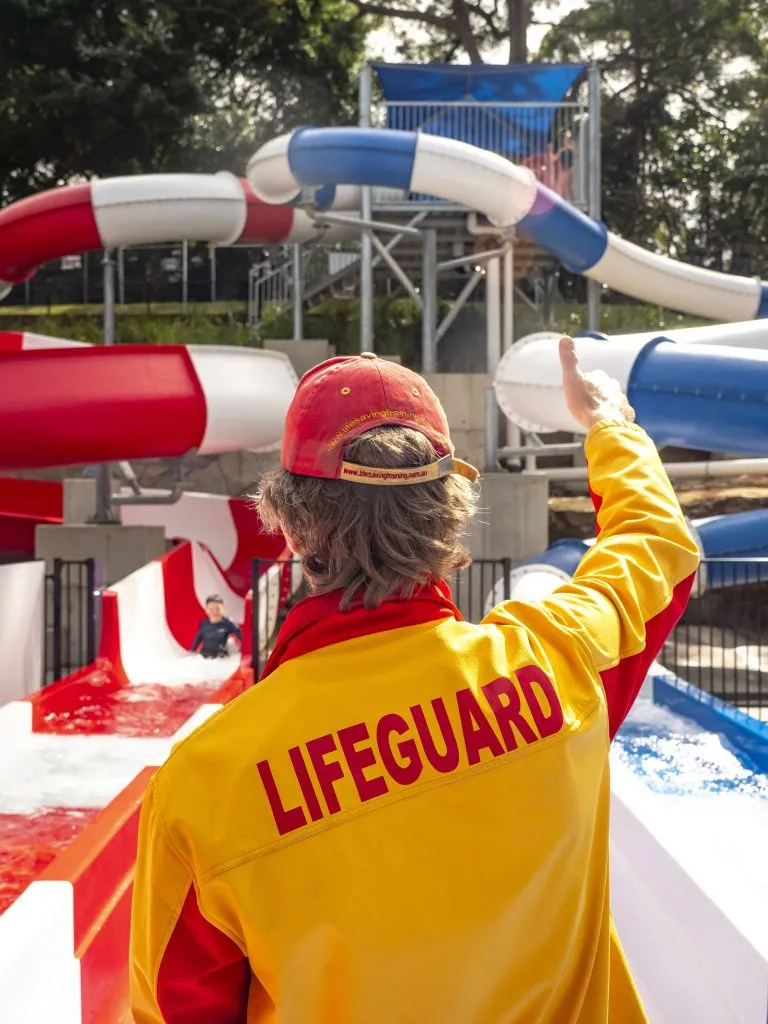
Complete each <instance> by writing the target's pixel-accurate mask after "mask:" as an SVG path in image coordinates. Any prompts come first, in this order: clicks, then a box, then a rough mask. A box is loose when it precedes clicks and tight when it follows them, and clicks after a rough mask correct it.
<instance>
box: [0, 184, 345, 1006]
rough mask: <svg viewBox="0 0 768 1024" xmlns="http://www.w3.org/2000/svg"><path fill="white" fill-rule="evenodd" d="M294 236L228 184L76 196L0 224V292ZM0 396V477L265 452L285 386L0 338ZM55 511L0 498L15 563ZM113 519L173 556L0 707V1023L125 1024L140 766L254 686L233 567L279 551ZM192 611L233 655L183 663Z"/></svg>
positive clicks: (211, 501)
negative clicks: (92, 657)
mask: <svg viewBox="0 0 768 1024" xmlns="http://www.w3.org/2000/svg"><path fill="white" fill-rule="evenodd" d="M355 200H356V193H355V190H350V191H349V193H348V194H347V196H346V197H343V196H342V197H341V199H340V200H339V198H338V197H337V202H336V206H337V207H340V208H347V207H349V208H354V206H355ZM347 230H348V229H347ZM314 233H315V227H314V225H313V224H312V222H311V220H310V218H308V217H307V216H306V215H305V214H304V213H303V212H302V211H299V210H291V209H287V208H271V207H268V206H265V205H264V204H262V203H261V202H259V201H258V200H257V199H256V198H255V197H254V196H253V195H252V194H251V193H250V190H249V189H248V186H247V184H246V183H244V182H243V181H238V179H236V178H234V177H231V176H229V175H217V176H207V175H194V176H193V175H165V176H149V177H143V178H131V179H113V180H111V181H104V182H95V183H92V184H91V185H84V186H75V187H71V188H62V189H57V190H54V191H53V192H51V193H47V194H46V195H43V196H39V197H35V198H33V199H30V200H25V201H23V202H20V203H17V204H14V205H13V206H11V207H8V208H6V209H5V210H3V211H0V280H1V281H3V282H4V285H2V286H0V287H2V288H3V289H4V290H5V291H7V290H8V286H9V285H11V284H13V283H18V282H19V281H23V280H25V279H26V278H27V277H29V276H30V275H31V274H32V273H33V272H34V270H35V269H36V267H37V266H38V265H39V264H40V263H42V262H44V261H45V260H48V259H53V258H56V257H59V256H63V255H66V254H68V253H71V252H73V251H75V252H77V251H83V250H86V249H95V248H102V247H104V246H127V245H131V244H143V243H150V242H155V241H166V240H176V239H178V238H183V237H192V238H194V239H198V240H199V239H204V240H208V241H211V242H216V243H218V244H230V243H234V242H238V241H239V242H243V243H245V242H251V243H254V244H255V243H257V242H267V243H268V242H283V241H286V242H293V241H301V240H305V239H308V238H310V237H312V236H313V235H314ZM0 382H1V383H2V386H3V394H4V396H5V399H4V402H3V408H2V411H0V431H2V434H3V436H4V437H6V438H8V437H13V440H14V443H13V445H4V446H2V447H1V449H0V469H2V470H6V471H13V470H18V469H21V468H24V469H30V468H35V467H41V466H47V467H50V466H54V465H67V464H72V463H92V462H99V461H122V460H129V459H133V458H136V459H140V458H162V457H180V456H183V455H185V454H187V453H188V452H190V451H195V452H197V453H199V454H216V453H218V452H226V451H241V450H252V451H269V450H274V449H275V448H276V447H277V446H278V445H279V442H280V438H281V435H282V429H283V421H284V416H285V411H286V409H287V406H288V403H289V402H290V399H291V396H292V395H293V392H294V390H295V386H296V376H295V373H294V371H293V369H292V367H291V364H290V362H289V361H288V359H287V358H286V357H285V356H283V355H282V354H281V353H276V352H269V351H260V350H252V349H240V348H226V347H195V346H151V345H146V346H143V345H142V346H116V347H114V348H101V347H91V346H86V345H82V344H78V343H75V342H71V341H68V340H66V339H50V338H45V337H41V336H38V335H34V334H31V333H18V332H15V333H14V332H10V333H9V332H6V333H5V334H3V335H1V336H0ZM62 503H63V502H62V494H61V489H60V485H56V484H50V483H47V482H43V481H14V480H5V481H4V482H3V485H2V486H1V487H0V518H2V519H3V524H4V529H7V530H8V531H9V533H13V532H14V531H15V535H16V538H17V540H18V542H19V543H20V545H21V547H22V548H23V547H28V546H29V544H30V542H31V541H32V535H31V534H32V531H33V530H34V526H35V525H36V524H37V523H38V522H47V523H56V522H58V521H60V519H61V512H62ZM121 511H122V516H123V521H124V522H125V523H126V525H154V526H158V527H162V528H163V529H164V531H165V535H166V537H167V538H168V540H169V541H171V542H173V543H174V546H173V548H172V549H171V550H170V551H169V552H168V553H167V554H165V555H164V556H162V557H160V558H158V559H156V560H154V561H152V562H150V563H148V564H147V565H145V566H144V567H143V568H141V569H139V570H138V571H136V572H134V573H132V574H131V575H129V576H128V577H126V578H125V579H122V580H120V581H118V582H117V583H115V584H113V585H112V586H111V587H110V588H109V590H107V591H106V592H105V593H104V594H103V597H102V603H101V616H102V623H101V626H102V628H101V642H100V647H99V651H98V656H97V658H96V661H95V662H94V663H93V664H92V665H88V666H86V667H85V668H84V669H82V670H80V671H78V672H76V673H74V674H73V675H71V676H69V677H67V678H65V679H63V680H61V681H60V682H58V683H55V684H53V685H51V686H48V687H46V688H45V689H44V690H42V691H40V692H38V693H36V694H34V695H32V696H31V697H30V698H24V699H19V700H15V701H13V702H11V703H10V704H6V705H4V706H3V707H2V708H0V777H2V779H3V780H4V784H3V786H2V787H0V848H1V849H2V854H1V855H0V1019H2V1020H6V1019H8V1020H18V1021H20V1022H24V1024H37V1022H40V1024H42V1022H43V1021H48V1020H53V1019H56V1020H57V1021H60V1022H62V1024H86V1022H87V1024H96V1022H103V1024H118V1022H119V1021H123V1020H127V1019H128V1018H127V1009H126V985H125V981H126V978H125V971H126V949H127V946H126V944H127V929H128V916H129V904H130V886H131V873H132V862H133V855H134V854H133V851H134V850H135V836H136V826H137V820H138V808H139V804H140V800H141V796H142V793H143V789H144V787H145V785H146V781H147V777H148V776H147V773H146V771H145V766H147V765H157V764H160V763H162V761H163V760H164V759H165V757H166V756H167V755H168V752H169V751H170V749H171V747H172V746H173V744H174V743H176V742H178V740H179V739H181V738H182V737H183V736H184V735H185V734H186V733H187V732H188V731H190V729H191V728H194V726H195V725H196V724H197V723H199V722H201V721H203V720H204V719H205V717H207V716H208V715H209V714H212V713H213V712H214V711H215V710H216V709H217V708H218V707H220V706H221V705H222V704H223V703H224V702H226V701H227V700H230V699H231V698H232V697H234V696H236V695H237V694H238V693H240V692H241V691H242V690H243V689H244V688H245V687H246V686H247V685H249V684H250V683H251V682H252V679H253V673H252V669H251V650H250V641H251V635H252V633H251V625H250V622H251V616H252V613H253V608H254V604H255V602H252V601H251V597H250V594H249V593H248V591H249V588H250V585H251V564H252V560H253V559H254V558H257V557H260V558H263V559H274V558H279V557H281V556H285V555H287V554H288V552H287V551H286V548H285V544H284V541H283V539H282V538H281V537H272V536H268V535H266V534H265V533H264V532H263V531H262V530H261V528H260V525H259V522H258V518H257V516H256V514H255V512H254V511H253V509H252V508H250V507H249V503H248V502H247V500H246V499H237V498H226V497H219V496H214V495H202V494H184V495H183V497H182V498H181V500H180V501H179V502H178V503H177V504H175V505H167V506H153V507H140V506H135V507H124V508H122V510H121ZM142 513H144V515H142ZM297 582H298V581H297V579H296V578H295V576H290V575H289V574H288V573H287V571H286V570H285V569H282V568H279V567H277V566H275V567H273V568H270V569H268V570H267V571H266V572H264V573H263V574H262V576H261V578H260V580H259V583H258V588H257V589H258V597H259V601H258V614H259V616H260V619H261V623H260V626H261V629H260V633H261V635H262V636H266V635H267V633H268V631H269V630H270V629H271V628H273V627H274V624H275V617H276V614H277V608H278V605H279V603H280V599H281V598H284V597H285V596H286V594H287V593H288V592H290V591H291V590H292V589H293V588H295V586H296V584H297ZM212 592H218V593H220V594H221V595H222V596H223V598H224V601H225V606H226V610H227V613H228V614H229V615H230V616H231V617H232V618H233V619H234V620H235V621H236V622H238V623H240V624H241V626H242V629H243V650H242V652H241V653H240V654H236V655H233V656H231V657H229V658H225V659H222V660H220V661H217V662H213V663H212V662H205V661H203V660H202V659H196V658H194V657H191V656H190V655H189V654H188V649H189V646H190V644H191V641H192V637H193V635H194V632H195V630H196V628H197V624H198V623H199V621H200V619H201V618H202V616H203V614H204V609H203V604H204V601H205V597H206V595H207V594H209V593H212ZM70 614H71V613H70ZM69 621H70V625H71V624H72V621H73V620H72V619H71V618H70V619H69ZM9 780H12V781H9ZM132 780H134V781H132ZM41 978H44V979H45V984H42V985H41V983H40V982H41Z"/></svg>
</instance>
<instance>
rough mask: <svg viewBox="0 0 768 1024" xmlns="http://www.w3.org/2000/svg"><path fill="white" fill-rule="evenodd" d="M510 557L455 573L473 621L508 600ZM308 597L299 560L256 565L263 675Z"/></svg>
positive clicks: (458, 600)
mask: <svg viewBox="0 0 768 1024" xmlns="http://www.w3.org/2000/svg"><path fill="white" fill-rule="evenodd" d="M512 565H513V562H512V559H510V558H485V559H484V558H481V559H476V560H475V561H474V562H473V563H472V564H471V565H470V566H467V568H466V569H459V570H457V571H456V572H455V573H453V574H452V576H451V578H450V580H449V582H450V585H451V593H452V594H453V600H454V603H455V604H456V606H457V607H458V609H459V611H460V612H461V614H462V615H463V616H464V618H465V619H467V620H468V621H470V622H479V621H480V619H482V617H483V616H484V615H485V613H486V612H487V611H488V609H489V608H490V607H491V605H492V604H495V603H497V602H499V601H503V600H505V599H506V598H508V597H509V574H510V571H511V569H512ZM306 594H307V588H306V582H305V581H304V579H303V577H302V574H301V564H300V562H299V560H298V559H290V560H282V561H272V560H267V559H260V558H257V559H255V560H254V562H253V665H254V670H255V674H256V677H257V678H258V676H259V675H260V673H261V669H262V668H263V666H264V663H265V661H266V658H267V657H268V656H269V654H270V652H271V650H272V646H273V644H274V640H275V636H276V635H277V631H278V629H279V628H280V626H281V625H282V622H283V620H284V619H285V616H286V615H287V613H288V611H289V610H290V608H291V607H292V606H293V605H294V604H295V603H296V602H297V601H299V600H301V598H302V597H305V596H306Z"/></svg>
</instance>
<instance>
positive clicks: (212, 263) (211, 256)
mask: <svg viewBox="0 0 768 1024" xmlns="http://www.w3.org/2000/svg"><path fill="white" fill-rule="evenodd" d="M208 265H209V268H210V274H211V302H215V301H216V246H215V245H211V246H210V247H209V249H208Z"/></svg>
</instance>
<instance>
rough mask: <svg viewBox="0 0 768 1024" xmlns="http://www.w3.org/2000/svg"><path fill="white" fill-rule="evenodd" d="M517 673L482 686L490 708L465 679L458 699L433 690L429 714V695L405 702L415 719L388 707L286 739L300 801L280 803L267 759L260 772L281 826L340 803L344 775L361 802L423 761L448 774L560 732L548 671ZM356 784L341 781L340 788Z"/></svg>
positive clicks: (407, 781)
mask: <svg viewBox="0 0 768 1024" xmlns="http://www.w3.org/2000/svg"><path fill="white" fill-rule="evenodd" d="M514 675H515V680H514V681H513V680H512V679H507V678H505V677H499V678H497V679H493V680H491V682H489V683H485V684H484V685H482V686H481V687H480V690H481V693H482V695H483V697H484V698H485V701H486V702H487V709H486V705H485V704H481V703H480V700H479V699H478V696H477V694H476V693H475V692H474V690H473V689H471V688H469V687H465V688H464V689H462V690H458V691H457V692H456V693H455V694H454V699H455V706H454V705H452V704H449V703H448V701H447V699H446V698H443V697H435V698H433V699H432V700H431V701H430V702H429V703H430V704H431V714H430V715H429V717H428V711H427V704H426V702H425V703H424V704H414V705H412V706H411V708H410V709H409V710H410V715H411V718H412V721H409V720H408V719H407V718H405V717H403V716H402V715H400V714H394V713H388V714H384V715H382V716H381V717H380V718H379V719H378V720H377V721H375V723H374V722H371V723H370V724H369V723H366V722H356V723H354V724H353V725H347V726H343V727H342V728H340V729H338V730H337V731H336V733H335V735H334V734H333V733H327V734H325V735H323V736H318V737H316V738H315V739H311V740H308V741H306V743H303V744H299V745H296V746H293V747H291V748H290V749H289V750H288V752H287V753H288V759H289V761H290V764H291V767H292V768H293V774H294V776H295V778H296V782H297V784H298V787H299V789H300V791H301V795H302V798H303V801H304V803H303V804H298V805H297V806H296V807H290V806H289V807H286V806H285V804H284V803H283V799H282V798H281V796H280V793H279V792H278V788H277V783H276V782H275V777H274V775H273V773H272V769H271V766H270V764H269V762H268V761H266V760H264V761H260V762H259V763H258V765H257V768H258V772H259V777H260V779H261V782H262V785H263V786H264V792H265V794H266V797H267V800H268V801H269V806H270V808H271V810H272V815H273V817H274V820H275V825H276V826H277V830H278V832H279V834H280V835H281V836H284V835H287V834H288V833H290V832H293V831H295V830H296V829H299V828H302V827H303V826H305V825H306V824H307V823H308V820H311V821H314V822H317V821H321V820H322V819H323V818H325V817H326V816H327V815H328V814H331V815H333V814H337V813H338V812H339V811H341V809H342V808H341V801H340V798H339V796H338V794H337V792H336V784H337V783H338V782H340V781H341V780H342V779H344V778H345V776H346V777H348V778H349V779H351V780H352V783H353V784H354V791H356V793H357V797H358V799H359V804H364V803H367V802H368V801H370V800H374V799H376V798H377V797H381V796H385V795H386V794H387V793H389V792H390V791H391V790H390V780H391V782H392V783H394V784H396V785H398V786H411V785H413V784H414V783H416V782H417V781H418V780H419V778H420V777H421V775H422V773H423V771H424V767H425V765H427V764H428V765H430V766H431V767H432V768H433V769H434V771H436V772H439V773H440V774H442V775H445V774H450V773H452V772H455V771H457V770H461V768H462V766H464V767H471V766H473V765H477V764H479V763H481V762H482V761H483V760H485V761H486V762H487V761H488V760H490V758H497V757H502V756H503V755H505V754H506V753H511V752H513V751H515V750H517V749H518V748H519V747H520V746H521V745H522V744H528V745H530V744H532V743H538V742H539V741H540V740H541V739H545V738H546V737H548V736H553V735H554V734H555V733H557V732H559V730H560V729H561V728H562V727H563V722H564V715H563V709H562V706H561V704H560V699H559V697H558V694H557V691H556V689H555V687H554V685H553V683H552V681H551V680H550V679H549V677H548V676H547V675H546V673H545V672H543V671H542V669H540V668H539V667H538V666H537V665H526V666H525V667H523V668H521V669H516V670H515V673H514ZM449 707H450V711H449ZM453 715H455V716H457V718H458V727H457V725H456V719H455V718H452V716H453ZM531 720H532V722H533V723H534V724H535V728H534V725H532V724H531ZM459 729H460V732H461V736H460V737H459ZM537 730H538V733H537ZM499 737H501V738H499ZM460 739H461V740H462V741H463V749H464V751H465V752H466V764H465V765H463V754H462V753H461V745H460ZM484 752H487V753H484ZM334 755H335V756H334ZM310 767H311V769H312V770H313V772H314V776H316V778H317V782H315V778H314V776H313V774H312V772H311V771H310ZM377 768H378V771H377V770H376V769H377ZM354 791H353V790H352V788H351V787H344V788H343V789H342V793H343V794H345V796H346V794H350V795H351V794H352V793H353V792H354ZM321 794H322V801H321V799H320V795H321ZM323 803H324V805H325V806H323ZM359 804H358V805H357V806H359ZM326 808H327V811H326ZM345 809H346V810H349V809H350V808H349V807H346V808H345Z"/></svg>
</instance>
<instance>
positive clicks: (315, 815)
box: [288, 747, 323, 821]
mask: <svg viewBox="0 0 768 1024" xmlns="http://www.w3.org/2000/svg"><path fill="white" fill-rule="evenodd" d="M288 757H290V759H291V764H292V765H293V770H294V772H295V773H296V778H297V779H298V781H299V786H300V787H301V795H302V796H303V797H304V802H305V803H306V805H307V810H308V811H309V816H310V818H311V819H312V821H320V819H321V818H322V816H323V809H322V807H321V806H320V801H319V800H318V799H317V793H315V787H314V786H313V785H312V779H311V778H310V776H309V769H308V768H307V766H306V764H305V763H304V758H303V757H302V754H301V747H291V749H290V750H289V751H288Z"/></svg>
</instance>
